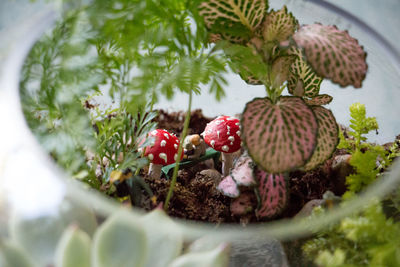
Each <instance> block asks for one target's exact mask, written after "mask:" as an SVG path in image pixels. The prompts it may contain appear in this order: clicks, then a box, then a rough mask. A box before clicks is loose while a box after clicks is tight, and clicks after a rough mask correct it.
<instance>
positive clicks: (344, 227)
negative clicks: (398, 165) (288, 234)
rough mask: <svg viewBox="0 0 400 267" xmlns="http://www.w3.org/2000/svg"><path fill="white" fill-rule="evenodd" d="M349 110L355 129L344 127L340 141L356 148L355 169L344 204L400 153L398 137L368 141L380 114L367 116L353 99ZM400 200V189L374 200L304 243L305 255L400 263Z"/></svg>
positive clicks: (323, 260)
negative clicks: (388, 143)
mask: <svg viewBox="0 0 400 267" xmlns="http://www.w3.org/2000/svg"><path fill="white" fill-rule="evenodd" d="M349 110H350V116H351V120H350V130H349V131H346V134H347V135H348V136H347V138H345V137H344V133H343V132H341V134H340V143H339V145H338V147H339V148H343V149H346V150H347V151H348V152H349V153H350V154H351V159H350V161H349V163H350V165H351V166H352V167H353V168H354V173H352V174H350V175H349V176H347V177H346V184H347V191H346V192H345V194H344V195H343V199H344V200H345V201H344V202H343V203H341V204H340V205H346V201H347V200H348V199H349V198H351V197H353V196H355V194H357V193H358V192H360V191H361V190H363V189H365V187H366V186H368V185H370V184H371V183H372V182H374V181H375V180H376V179H377V177H378V176H379V174H380V173H381V172H383V171H384V170H386V168H387V167H389V165H390V164H391V163H392V161H393V159H394V158H395V157H396V156H397V155H398V147H397V146H398V145H397V142H394V143H393V145H392V146H391V147H390V148H389V151H386V150H385V149H384V148H383V147H382V146H380V145H375V144H371V143H368V142H367V138H366V136H365V134H368V133H369V132H370V131H376V130H378V123H377V121H376V118H375V117H367V116H366V108H365V105H363V104H360V103H354V104H352V105H351V106H350V108H349ZM377 162H379V164H377ZM397 202H398V192H395V193H393V194H391V195H389V196H388V197H387V198H386V199H385V200H384V201H382V202H380V201H378V200H374V201H372V202H371V203H369V204H368V206H367V207H366V209H365V210H363V211H361V212H360V213H356V214H354V215H351V216H349V217H347V218H345V219H342V220H341V221H340V222H339V224H333V225H331V226H330V227H329V228H328V229H326V230H324V231H321V232H319V233H316V236H315V237H313V238H312V239H310V240H308V241H307V242H306V243H305V244H304V245H303V251H304V253H305V256H306V258H308V259H309V260H311V261H314V262H315V263H316V264H317V265H319V266H397V265H398V264H399V263H400V259H399V257H398V256H397V253H398V251H397V250H398V248H397V247H398V246H397V242H398V240H399V238H400V224H399V222H398V220H397V219H396V217H395V216H397V214H399V206H398V205H396V203H397ZM385 210H390V213H388V212H386V211H385ZM325 212H327V211H326V210H325V209H323V208H322V207H318V208H315V209H314V211H313V213H314V215H323V214H324V213H325ZM310 219H312V217H311V218H310Z"/></svg>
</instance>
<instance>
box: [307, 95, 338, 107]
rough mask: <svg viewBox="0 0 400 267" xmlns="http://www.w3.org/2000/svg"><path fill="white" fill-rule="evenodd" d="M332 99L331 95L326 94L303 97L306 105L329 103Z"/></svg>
mask: <svg viewBox="0 0 400 267" xmlns="http://www.w3.org/2000/svg"><path fill="white" fill-rule="evenodd" d="M332 100H333V97H332V96H330V95H327V94H322V95H317V96H315V97H313V98H311V99H307V98H304V101H305V102H306V103H307V105H310V106H322V105H326V104H329V103H330V102H331V101H332Z"/></svg>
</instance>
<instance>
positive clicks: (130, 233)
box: [92, 211, 148, 267]
mask: <svg viewBox="0 0 400 267" xmlns="http://www.w3.org/2000/svg"><path fill="white" fill-rule="evenodd" d="M147 253H148V251H147V241H146V234H145V232H144V230H143V229H142V228H141V227H140V225H139V224H138V223H137V222H136V221H135V220H134V219H133V218H131V217H130V215H129V214H127V212H124V211H122V212H119V213H117V214H115V215H113V216H112V217H110V218H109V219H108V220H107V221H106V222H104V223H103V224H102V225H101V226H100V227H99V229H98V230H97V232H96V233H95V235H94V239H93V250H92V264H93V265H94V266H96V267H110V266H118V267H125V266H126V267H128V266H129V267H132V266H134V267H138V266H144V263H145V260H146V257H147Z"/></svg>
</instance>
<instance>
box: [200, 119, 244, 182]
mask: <svg viewBox="0 0 400 267" xmlns="http://www.w3.org/2000/svg"><path fill="white" fill-rule="evenodd" d="M201 135H202V136H203V138H204V142H206V144H207V145H209V146H210V147H212V148H214V149H215V150H217V151H220V152H222V176H227V175H228V174H229V170H230V169H231V168H232V161H233V156H232V153H233V152H236V151H238V150H239V149H240V147H241V143H242V141H241V139H240V122H239V119H237V118H234V117H230V116H219V117H218V118H216V119H214V120H213V121H211V122H210V123H208V124H207V126H206V128H205V129H204V132H203V133H202V134H201Z"/></svg>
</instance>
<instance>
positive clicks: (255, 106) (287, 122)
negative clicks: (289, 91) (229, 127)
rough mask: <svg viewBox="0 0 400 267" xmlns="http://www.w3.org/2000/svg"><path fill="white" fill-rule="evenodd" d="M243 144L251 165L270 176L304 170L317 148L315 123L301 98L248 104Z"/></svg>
mask: <svg viewBox="0 0 400 267" xmlns="http://www.w3.org/2000/svg"><path fill="white" fill-rule="evenodd" d="M241 124H242V135H241V136H242V140H243V142H244V145H245V146H246V147H247V151H248V153H249V155H250V157H251V158H252V159H253V161H254V162H255V163H256V164H257V165H259V166H261V167H262V168H263V169H264V170H265V171H267V172H269V173H282V172H287V171H291V170H294V169H296V168H298V167H301V166H303V165H304V164H305V163H306V162H307V161H308V159H309V158H310V157H311V155H312V153H313V151H314V148H315V146H316V145H317V132H318V123H317V119H316V117H315V115H314V113H313V111H312V110H311V108H310V107H309V106H307V105H306V104H305V103H304V101H303V100H302V99H301V98H300V97H295V96H281V97H280V98H279V99H278V101H277V103H275V104H273V103H272V102H271V100H270V99H269V98H255V99H254V100H253V101H251V102H249V103H247V105H246V108H245V110H244V112H243V116H242V121H241Z"/></svg>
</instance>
